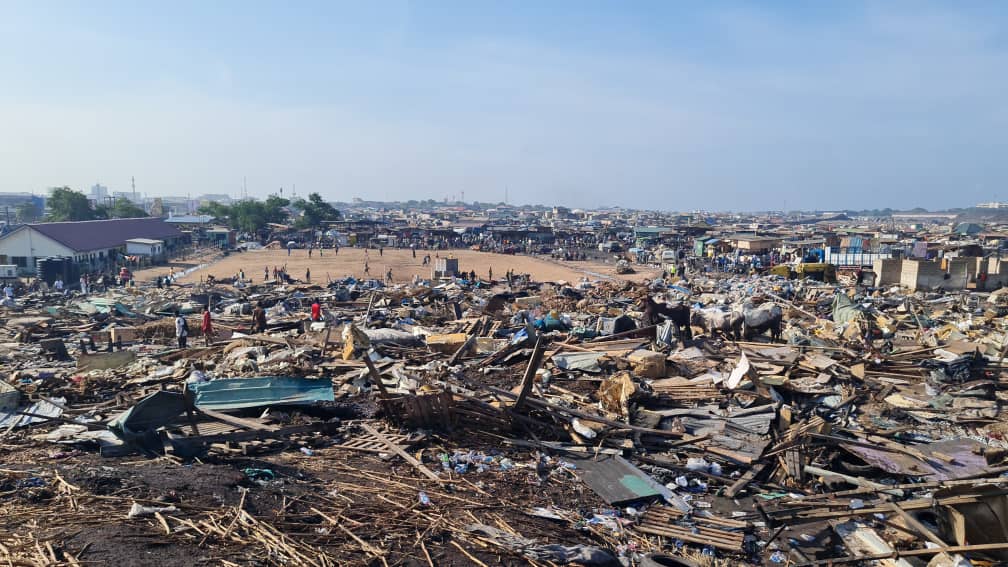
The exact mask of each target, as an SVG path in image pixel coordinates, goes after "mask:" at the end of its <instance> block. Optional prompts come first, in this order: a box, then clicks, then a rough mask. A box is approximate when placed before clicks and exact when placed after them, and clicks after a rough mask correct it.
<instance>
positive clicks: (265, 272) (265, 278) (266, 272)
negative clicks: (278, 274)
mask: <svg viewBox="0 0 1008 567" xmlns="http://www.w3.org/2000/svg"><path fill="white" fill-rule="evenodd" d="M263 281H264V282H268V281H269V266H266V267H265V268H263Z"/></svg>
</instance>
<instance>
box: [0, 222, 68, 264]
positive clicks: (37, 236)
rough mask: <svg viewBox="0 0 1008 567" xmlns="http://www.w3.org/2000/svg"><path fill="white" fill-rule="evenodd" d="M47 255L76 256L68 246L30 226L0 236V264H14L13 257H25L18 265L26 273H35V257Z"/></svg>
mask: <svg viewBox="0 0 1008 567" xmlns="http://www.w3.org/2000/svg"><path fill="white" fill-rule="evenodd" d="M47 256H76V255H75V254H74V251H73V250H71V249H70V248H68V247H66V246H64V245H63V244H60V243H59V242H56V241H55V240H53V239H51V238H49V237H48V236H43V235H42V234H41V233H39V232H37V231H35V230H33V229H32V228H30V227H29V228H23V229H20V230H16V231H14V232H12V233H10V234H8V235H7V236H6V237H4V238H0V259H3V258H6V259H5V260H3V261H0V264H14V263H16V262H15V258H26V265H25V266H23V267H20V269H21V270H23V271H24V272H26V273H35V259H36V258H45V257H47Z"/></svg>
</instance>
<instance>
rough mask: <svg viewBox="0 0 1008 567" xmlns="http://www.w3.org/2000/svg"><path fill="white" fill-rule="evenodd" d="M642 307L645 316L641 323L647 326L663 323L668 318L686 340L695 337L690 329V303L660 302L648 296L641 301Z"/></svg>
mask: <svg viewBox="0 0 1008 567" xmlns="http://www.w3.org/2000/svg"><path fill="white" fill-rule="evenodd" d="M640 307H641V308H642V309H643V310H644V316H643V317H641V324H642V325H644V326H645V327H647V326H649V325H658V324H661V322H662V320H663V319H668V320H669V321H672V322H673V323H674V324H675V326H676V331H677V332H678V333H679V336H681V337H683V338H685V339H686V340H691V339H692V338H693V331H692V330H691V329H690V308H689V305H684V304H682V303H680V304H678V305H669V304H667V303H658V302H657V301H655V300H654V299H652V298H651V297H650V296H648V297H645V298H644V299H643V300H642V301H641V305H640Z"/></svg>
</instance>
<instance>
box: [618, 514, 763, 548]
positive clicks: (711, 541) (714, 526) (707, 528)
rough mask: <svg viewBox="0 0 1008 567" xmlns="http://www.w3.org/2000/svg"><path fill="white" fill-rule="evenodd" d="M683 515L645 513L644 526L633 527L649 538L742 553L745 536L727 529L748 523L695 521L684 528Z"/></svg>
mask: <svg viewBox="0 0 1008 567" xmlns="http://www.w3.org/2000/svg"><path fill="white" fill-rule="evenodd" d="M683 518H684V514H683V513H682V512H680V511H679V510H677V509H675V508H671V507H665V506H662V507H655V508H651V509H649V510H648V511H647V512H645V513H644V517H643V519H642V520H641V523H640V524H638V525H637V526H635V527H634V529H636V530H637V531H639V532H641V533H645V534H650V535H657V536H662V537H670V538H675V539H680V540H682V541H688V542H691V543H696V544H700V545H711V546H714V547H716V548H718V549H724V550H727V551H740V550H741V549H742V542H743V541H744V539H745V534H743V533H742V532H739V531H728V529H724V528H731V529H743V528H745V527H746V523H745V522H740V521H738V520H729V519H726V518H716V517H709V518H706V517H693V518H691V522H692V523H693V525H692V526H681V525H678V524H676V523H674V522H678V521H682V520H683Z"/></svg>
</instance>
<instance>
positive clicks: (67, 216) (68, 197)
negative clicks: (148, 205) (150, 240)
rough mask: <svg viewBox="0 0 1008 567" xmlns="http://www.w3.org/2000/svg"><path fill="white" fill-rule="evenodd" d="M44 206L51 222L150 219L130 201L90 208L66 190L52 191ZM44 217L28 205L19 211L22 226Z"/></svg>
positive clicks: (82, 198) (79, 195)
mask: <svg viewBox="0 0 1008 567" xmlns="http://www.w3.org/2000/svg"><path fill="white" fill-rule="evenodd" d="M46 204H47V205H48V209H49V213H48V214H46V215H45V219H46V220H48V221H51V222H60V221H88V220H102V219H134V218H141V217H146V216H149V215H148V214H147V211H145V210H143V209H142V208H141V207H139V206H137V205H136V204H134V203H133V202H131V201H130V200H129V199H116V200H115V202H114V203H113V204H111V205H107V204H104V203H95V204H92V203H91V201H90V200H89V199H88V198H87V195H85V194H84V193H81V192H80V191H75V190H73V189H71V188H69V187H53V188H52V189H51V190H50V192H49V199H48V200H47V202H46ZM43 213H44V212H43V211H40V210H38V207H37V206H36V205H35V203H33V202H31V201H28V202H25V203H22V204H21V205H20V206H19V207H18V218H19V219H21V221H22V222H32V221H35V220H38V219H40V218H42V217H43Z"/></svg>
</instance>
